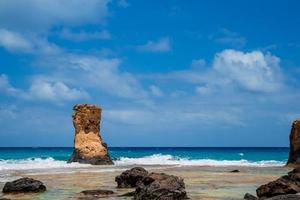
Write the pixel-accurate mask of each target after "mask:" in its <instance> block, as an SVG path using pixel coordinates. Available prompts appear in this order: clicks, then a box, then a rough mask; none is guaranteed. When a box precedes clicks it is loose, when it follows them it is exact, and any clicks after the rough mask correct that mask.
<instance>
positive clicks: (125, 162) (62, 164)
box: [0, 154, 285, 171]
mask: <svg viewBox="0 0 300 200" xmlns="http://www.w3.org/2000/svg"><path fill="white" fill-rule="evenodd" d="M114 163H115V166H129V165H162V166H163V165H177V166H252V167H274V166H283V165H284V164H285V162H282V161H276V160H262V161H248V160H245V159H241V160H214V159H188V158H183V157H176V156H172V155H163V154H154V155H150V156H144V157H138V158H131V157H120V158H118V159H116V160H114ZM87 167H88V168H90V167H94V168H95V169H96V168H97V169H98V167H96V166H92V165H89V164H80V163H67V162H66V161H63V160H55V159H54V158H52V157H48V158H28V159H21V160H0V171H4V170H5V171H6V170H35V169H37V170H39V169H40V170H43V169H72V168H76V169H78V168H87Z"/></svg>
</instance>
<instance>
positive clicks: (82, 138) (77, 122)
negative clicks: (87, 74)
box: [69, 104, 113, 165]
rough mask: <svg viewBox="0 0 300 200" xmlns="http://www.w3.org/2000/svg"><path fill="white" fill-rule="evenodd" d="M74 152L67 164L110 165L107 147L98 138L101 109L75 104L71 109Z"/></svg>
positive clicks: (94, 106)
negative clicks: (72, 111)
mask: <svg viewBox="0 0 300 200" xmlns="http://www.w3.org/2000/svg"><path fill="white" fill-rule="evenodd" d="M73 110H74V113H73V115H72V117H73V125H74V128H75V139H74V151H73V155H72V156H71V158H70V160H69V162H79V163H90V164H93V165H111V164H113V162H112V160H111V159H110V157H109V154H108V150H107V145H106V143H104V142H103V140H102V138H101V136H100V120H101V108H99V107H97V106H96V105H90V104H77V105H75V106H74V108H73Z"/></svg>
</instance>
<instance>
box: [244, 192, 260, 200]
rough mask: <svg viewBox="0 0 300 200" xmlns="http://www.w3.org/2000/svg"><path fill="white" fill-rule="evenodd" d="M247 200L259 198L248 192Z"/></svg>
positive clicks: (245, 197)
mask: <svg viewBox="0 0 300 200" xmlns="http://www.w3.org/2000/svg"><path fill="white" fill-rule="evenodd" d="M244 199H245V200H257V199H258V198H257V197H256V196H254V195H252V194H249V193H246V194H245V196H244Z"/></svg>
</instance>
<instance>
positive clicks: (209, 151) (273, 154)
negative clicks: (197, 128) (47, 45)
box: [0, 147, 289, 162]
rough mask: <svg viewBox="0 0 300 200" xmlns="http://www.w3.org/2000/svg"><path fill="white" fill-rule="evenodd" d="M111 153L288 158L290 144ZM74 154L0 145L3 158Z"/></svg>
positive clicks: (114, 153) (116, 150) (116, 154)
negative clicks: (2, 146)
mask: <svg viewBox="0 0 300 200" xmlns="http://www.w3.org/2000/svg"><path fill="white" fill-rule="evenodd" d="M109 152H110V155H111V157H112V158H113V159H115V160H118V159H120V158H121V157H126V158H142V157H146V156H153V155H171V156H173V157H174V159H176V158H177V159H180V158H184V159H188V160H199V159H212V160H241V159H243V160H247V161H253V162H256V161H262V160H264V161H265V160H275V161H281V162H285V161H286V160H287V158H288V152H289V148H285V147H271V148H270V147H268V148H249V147H247V148H245V147H232V148H228V147H226V148H225V147H224V148H208V147H111V148H109ZM71 154H72V148H71V147H42V148H27V147H24V148H6V147H5V148H0V159H1V160H20V159H28V158H49V157H52V158H54V159H55V160H68V158H69V157H70V155H71Z"/></svg>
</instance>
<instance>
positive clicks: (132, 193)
mask: <svg viewBox="0 0 300 200" xmlns="http://www.w3.org/2000/svg"><path fill="white" fill-rule="evenodd" d="M134 195H135V191H132V192H127V193H125V194H121V195H119V197H132V196H134Z"/></svg>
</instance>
